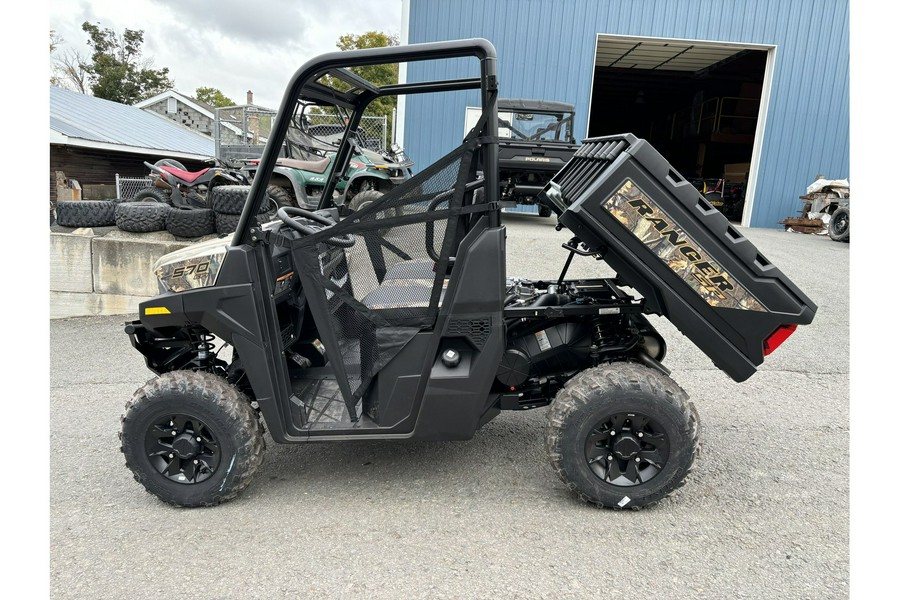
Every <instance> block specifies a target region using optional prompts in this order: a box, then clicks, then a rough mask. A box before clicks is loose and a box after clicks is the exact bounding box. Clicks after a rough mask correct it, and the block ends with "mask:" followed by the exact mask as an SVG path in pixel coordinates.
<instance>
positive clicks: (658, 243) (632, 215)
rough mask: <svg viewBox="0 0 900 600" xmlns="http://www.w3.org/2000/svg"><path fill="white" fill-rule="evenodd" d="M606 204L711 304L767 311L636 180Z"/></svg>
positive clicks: (620, 189) (618, 218) (604, 203)
mask: <svg viewBox="0 0 900 600" xmlns="http://www.w3.org/2000/svg"><path fill="white" fill-rule="evenodd" d="M603 207H604V208H605V209H606V210H607V211H609V213H610V214H611V215H612V216H613V217H615V218H616V220H618V221H619V222H620V223H622V225H624V226H625V227H626V228H627V229H628V230H629V231H631V233H633V234H634V235H635V237H637V238H638V239H639V240H640V241H641V243H643V244H644V245H645V246H646V247H647V248H649V249H650V250H652V251H653V253H654V254H656V255H657V256H658V257H659V258H660V259H661V260H662V261H663V262H664V263H666V265H667V266H668V267H669V269H671V270H672V271H673V272H675V273H676V274H677V275H678V276H680V277H681V278H682V279H684V280H685V281H686V282H687V283H688V284H689V285H690V286H691V287H692V288H693V289H694V291H696V292H697V293H698V294H699V295H700V296H701V297H702V298H703V299H704V300H705V301H706V303H707V304H709V305H710V306H721V307H725V308H738V309H743V310H756V311H762V312H766V308H765V307H764V306H763V305H762V304H760V302H759V300H757V299H756V298H755V297H754V296H753V294H751V293H750V292H749V291H748V290H747V289H746V288H745V287H743V286H742V285H741V284H740V283H738V282H737V281H735V280H734V277H732V275H731V274H729V273H728V272H727V271H725V270H724V269H723V268H722V267H721V266H720V265H719V264H718V263H717V262H716V261H714V260H712V259H711V258H709V257H708V256H707V254H706V252H705V251H704V250H703V248H702V247H701V246H700V245H699V244H697V243H696V242H695V241H694V240H692V239H691V238H690V237H688V235H687V234H686V233H685V232H684V230H683V229H681V228H680V227H679V226H678V225H676V224H675V222H674V221H673V220H672V219H671V217H669V216H668V215H667V214H666V213H665V211H663V210H662V209H661V208H660V207H659V206H658V205H657V204H656V203H655V202H654V201H653V200H651V199H650V197H649V196H648V195H647V194H646V193H644V191H643V190H642V189H641V188H639V187H638V186H637V184H636V183H634V182H633V181H632V180H630V179H626V180H625V183H623V184H622V186H621V187H620V188H619V189H618V190H617V191H616V192H615V193H614V194H613V195H612V196H610V197H609V198H607V199H606V200H605V201H604V202H603Z"/></svg>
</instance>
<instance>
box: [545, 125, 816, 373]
mask: <svg viewBox="0 0 900 600" xmlns="http://www.w3.org/2000/svg"><path fill="white" fill-rule="evenodd" d="M544 194H545V195H546V198H545V202H548V203H549V204H551V205H553V206H555V207H556V209H557V211H558V212H560V213H561V214H560V222H561V223H562V224H563V225H565V226H566V227H568V228H569V229H570V230H571V231H572V232H573V233H574V234H575V235H577V236H578V237H579V238H580V239H581V240H582V241H583V242H585V243H586V244H587V245H588V246H590V247H591V248H593V249H595V250H601V251H603V252H605V254H604V260H605V261H606V262H607V263H608V264H609V265H610V266H611V267H612V268H613V269H614V270H615V271H616V272H617V274H618V275H619V277H620V279H621V280H622V283H623V284H624V285H628V286H630V287H632V288H634V289H635V290H637V291H638V292H639V293H640V294H641V295H642V296H644V298H645V299H646V307H647V311H648V312H652V313H656V314H660V315H662V316H664V317H666V318H667V319H669V320H670V321H671V322H672V323H673V324H675V326H677V327H678V328H679V329H680V330H681V331H682V333H684V334H685V335H686V336H688V337H689V338H690V339H691V340H692V341H693V342H694V343H695V344H696V345H697V346H698V347H699V348H700V349H701V350H703V351H704V352H705V353H706V354H707V356H709V357H710V358H711V359H712V360H713V362H714V363H715V364H716V365H717V366H718V367H719V368H720V369H722V370H723V371H725V372H726V373H728V375H730V376H731V377H732V378H733V379H735V380H736V381H743V380H745V379H747V378H748V377H750V376H751V375H752V374H753V373H754V372H756V368H757V367H758V366H759V365H760V364H762V362H763V359H764V357H765V355H766V354H768V353H769V352H771V351H772V350H774V348H776V347H777V345H778V344H780V343H781V342H782V341H784V339H786V337H787V336H788V335H790V333H791V332H792V331H793V329H794V328H796V326H797V325H805V324H808V323H810V322H811V321H812V319H813V316H814V315H815V312H816V305H815V304H813V302H812V301H811V300H810V299H809V298H808V297H806V295H805V294H803V292H802V291H800V290H799V289H798V288H797V286H796V285H794V284H793V282H791V281H790V280H789V279H788V278H787V277H785V276H784V274H783V273H782V272H781V271H780V270H779V269H778V268H777V267H776V266H775V265H773V264H772V263H770V262H769V261H768V260H767V259H766V258H765V257H764V256H763V255H762V254H761V253H760V252H759V250H757V248H756V247H755V246H754V245H753V244H752V243H751V242H750V241H749V240H748V239H747V238H745V237H744V236H742V235H741V233H740V232H739V231H737V229H735V228H734V227H733V226H732V225H731V224H730V223H729V222H728V220H727V219H726V218H725V217H724V216H723V215H722V214H721V213H720V212H719V211H718V210H716V209H715V208H714V207H713V206H711V205H710V204H709V203H708V202H707V201H706V200H704V199H703V197H702V196H700V194H699V193H698V192H697V190H696V189H695V188H694V187H693V186H692V185H691V184H690V183H689V182H687V181H685V179H684V178H683V177H681V175H679V174H678V173H677V172H676V171H675V170H674V169H673V168H672V167H671V166H670V165H669V163H668V162H667V161H666V160H665V159H664V158H663V157H662V155H660V154H659V153H658V152H657V151H656V150H655V149H654V148H653V147H652V146H650V144H648V143H647V142H646V141H644V140H641V139H638V138H636V137H635V136H633V135H631V134H623V135H616V136H607V137H600V138H592V139H588V140H585V141H584V143H583V144H582V146H581V148H580V149H579V150H578V152H577V153H576V154H575V156H574V157H573V158H572V160H570V161H569V162H568V163H567V164H566V166H565V167H563V169H562V170H560V172H559V173H557V174H556V176H555V177H554V178H553V180H552V182H551V183H550V185H549V186H548V187H547V189H546V190H545V192H544Z"/></svg>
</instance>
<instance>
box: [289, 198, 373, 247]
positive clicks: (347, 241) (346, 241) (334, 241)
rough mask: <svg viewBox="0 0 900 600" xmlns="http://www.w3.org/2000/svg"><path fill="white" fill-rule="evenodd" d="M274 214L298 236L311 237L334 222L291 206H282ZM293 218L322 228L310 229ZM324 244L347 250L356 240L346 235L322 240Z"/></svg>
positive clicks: (331, 225)
mask: <svg viewBox="0 0 900 600" xmlns="http://www.w3.org/2000/svg"><path fill="white" fill-rule="evenodd" d="M275 214H276V215H277V216H278V218H279V219H281V221H282V222H283V223H284V224H285V225H287V226H288V227H290V228H291V229H293V230H294V231H296V232H297V233H299V234H300V235H313V234H316V233H319V232H320V231H322V230H323V229H327V228H329V227H333V226H334V225H335V222H334V221H332V220H330V219H327V218H325V217H323V216H322V215H319V214H316V213H314V212H312V211H308V210H304V209H302V208H295V207H293V206H282V207H281V208H279V209H278V212H276V213H275ZM295 217H302V218H304V219H306V220H308V221H313V222H315V223H318V224H319V225H322V227H311V226H309V225H304V224H303V223H301V222H300V221H298V220H297V219H296V218H295ZM324 242H325V243H326V244H328V245H329V246H337V247H339V248H349V247H351V246H352V245H353V244H355V243H356V238H355V237H353V235H352V234H350V233H348V234H347V235H344V236H336V237H332V238H328V239H327V240H324Z"/></svg>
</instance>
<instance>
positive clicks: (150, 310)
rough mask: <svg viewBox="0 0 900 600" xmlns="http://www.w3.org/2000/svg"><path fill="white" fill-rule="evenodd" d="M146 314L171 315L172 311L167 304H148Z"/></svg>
mask: <svg viewBox="0 0 900 600" xmlns="http://www.w3.org/2000/svg"><path fill="white" fill-rule="evenodd" d="M144 314H145V315H171V314H172V311H170V310H169V309H168V308H166V307H165V306H148V307H147V308H145V309H144Z"/></svg>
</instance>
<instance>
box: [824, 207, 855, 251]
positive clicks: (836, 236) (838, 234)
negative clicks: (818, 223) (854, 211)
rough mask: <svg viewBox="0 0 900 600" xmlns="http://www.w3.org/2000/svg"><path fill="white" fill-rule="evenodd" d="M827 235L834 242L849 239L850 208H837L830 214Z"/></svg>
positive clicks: (847, 240)
mask: <svg viewBox="0 0 900 600" xmlns="http://www.w3.org/2000/svg"><path fill="white" fill-rule="evenodd" d="M828 236H829V237H830V238H831V239H833V240H834V241H836V242H849V241H850V209H849V208H846V207H844V208H839V209H837V210H836V211H834V213H832V215H831V221H829V223H828Z"/></svg>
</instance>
